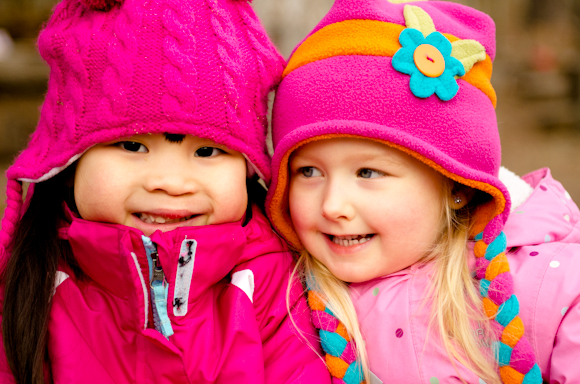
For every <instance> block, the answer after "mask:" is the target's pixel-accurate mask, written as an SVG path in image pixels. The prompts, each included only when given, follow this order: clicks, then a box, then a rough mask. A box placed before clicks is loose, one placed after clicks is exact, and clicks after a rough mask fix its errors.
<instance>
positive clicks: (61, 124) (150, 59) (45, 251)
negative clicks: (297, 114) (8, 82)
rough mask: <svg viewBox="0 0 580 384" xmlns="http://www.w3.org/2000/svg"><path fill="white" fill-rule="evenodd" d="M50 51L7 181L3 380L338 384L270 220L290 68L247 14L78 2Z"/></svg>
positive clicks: (64, 16)
mask: <svg viewBox="0 0 580 384" xmlns="http://www.w3.org/2000/svg"><path fill="white" fill-rule="evenodd" d="M38 46H39V49H40V53H41V54H42V56H43V58H44V59H45V60H46V61H47V62H48V64H49V66H50V68H51V74H50V79H49V84H48V92H47V94H46V100H45V103H44V105H43V108H42V113H41V118H40V122H39V124H38V127H37V130H36V132H35V133H34V134H33V136H32V138H31V141H30V143H29V145H28V147H27V148H26V149H25V150H24V151H23V152H22V153H21V154H20V155H19V156H18V158H17V159H16V160H15V162H14V164H13V165H12V166H11V168H10V169H9V170H8V172H7V176H8V199H7V208H6V211H5V216H4V219H3V221H2V232H1V234H0V245H1V247H0V251H1V258H0V263H1V298H2V303H1V311H2V339H3V345H4V348H2V351H1V352H0V381H1V382H2V383H9V382H16V383H42V382H54V383H83V384H86V383H97V382H98V383H193V382H195V383H226V382H227V383H231V382H236V383H266V382H267V383H274V382H275V383H285V382H292V383H294V382H296V383H312V382H323V383H324V382H329V375H328V372H326V370H325V368H324V364H323V363H322V362H321V361H320V359H319V358H318V357H317V356H316V354H315V353H314V352H313V351H312V350H311V349H310V348H309V347H308V346H307V344H306V343H304V341H303V340H302V339H301V338H300V337H298V332H297V331H296V330H295V329H294V325H293V324H292V322H291V320H290V319H289V317H288V313H287V311H286V300H285V299H286V297H285V288H286V287H287V285H288V283H289V276H290V272H291V269H292V256H291V254H290V253H289V252H288V250H287V248H286V247H285V245H284V244H283V242H282V241H281V240H280V239H279V238H278V237H277V236H276V235H275V233H274V232H273V231H272V229H271V227H270V225H269V223H268V221H267V219H266V218H265V217H264V216H263V214H262V212H261V209H260V204H263V198H264V196H265V193H264V189H263V188H262V187H261V186H260V185H259V184H258V182H257V180H258V179H259V178H261V179H262V180H264V181H265V182H268V181H269V177H270V170H269V158H268V156H267V154H266V149H265V139H264V138H265V126H266V109H267V103H266V98H267V94H268V92H269V91H270V90H271V89H272V87H273V86H274V85H275V83H276V82H277V81H278V80H279V74H280V72H281V70H282V66H283V60H282V59H281V57H280V56H279V54H278V53H277V51H276V49H275V48H274V47H273V45H272V44H271V42H270V41H269V40H268V38H267V36H266V34H265V31H264V30H263V28H262V27H261V25H260V23H259V21H258V20H257V18H256V16H255V15H254V13H253V11H252V9H251V7H250V5H249V4H248V2H246V1H238V0H207V1H206V0H186V1H183V0H179V1H176V0H156V1H145V0H64V1H63V2H61V3H60V4H58V5H57V6H56V8H55V10H54V14H53V15H52V17H51V19H50V20H49V21H48V23H47V25H46V27H45V28H44V30H43V31H42V32H41V34H40V37H39V43H38ZM23 182H28V183H30V186H29V188H28V192H27V196H26V201H25V202H24V204H23V202H22V183H23ZM292 292H293V293H292V298H291V305H292V309H293V313H294V316H295V318H296V319H298V321H297V323H298V324H297V326H298V327H300V328H301V329H302V331H306V332H308V333H310V334H312V333H313V331H314V329H313V328H312V325H311V323H310V316H309V310H308V307H307V305H306V301H305V300H304V299H303V298H301V295H300V293H301V289H300V287H299V285H298V284H296V285H295V289H294V290H293V291H292ZM295 321H296V320H295Z"/></svg>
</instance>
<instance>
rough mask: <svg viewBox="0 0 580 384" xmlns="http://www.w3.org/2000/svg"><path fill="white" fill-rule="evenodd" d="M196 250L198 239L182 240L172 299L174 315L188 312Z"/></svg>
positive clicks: (182, 314)
mask: <svg viewBox="0 0 580 384" xmlns="http://www.w3.org/2000/svg"><path fill="white" fill-rule="evenodd" d="M196 250H197V241H195V240H193V239H185V240H183V241H182V242H181V250H180V251H179V259H178V261H177V275H176V277H175V290H174V291H173V301H172V303H173V315H174V316H185V315H186V314H187V307H188V300H189V289H190V286H191V277H192V275H193V266H194V263H195V251H196ZM190 253H191V254H190ZM177 303H180V305H177Z"/></svg>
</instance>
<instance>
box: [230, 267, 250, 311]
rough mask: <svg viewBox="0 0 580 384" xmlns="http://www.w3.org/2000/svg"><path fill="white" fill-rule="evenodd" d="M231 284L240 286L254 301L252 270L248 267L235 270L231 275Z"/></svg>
mask: <svg viewBox="0 0 580 384" xmlns="http://www.w3.org/2000/svg"><path fill="white" fill-rule="evenodd" d="M232 284H233V285H235V286H236V287H238V288H240V289H241V290H242V291H244V292H245V293H246V295H248V298H249V299H250V301H251V302H252V303H253V302H254V272H252V271H251V270H250V269H244V270H242V271H238V272H235V273H234V274H233V275H232Z"/></svg>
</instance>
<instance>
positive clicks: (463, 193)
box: [449, 183, 475, 210]
mask: <svg viewBox="0 0 580 384" xmlns="http://www.w3.org/2000/svg"><path fill="white" fill-rule="evenodd" d="M474 195H475V189H473V188H470V187H468V186H465V185H463V184H459V183H454V185H453V189H452V190H451V195H449V206H450V207H451V208H452V209H454V210H458V209H461V208H463V207H465V206H466V205H467V204H468V203H469V202H470V201H471V199H472V198H473V196H474Z"/></svg>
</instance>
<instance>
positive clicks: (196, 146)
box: [74, 134, 248, 236]
mask: <svg viewBox="0 0 580 384" xmlns="http://www.w3.org/2000/svg"><path fill="white" fill-rule="evenodd" d="M182 136H183V135H163V134H152V135H135V136H131V137H128V138H125V139H122V140H116V141H114V142H110V143H104V144H99V145H96V146H94V147H92V148H90V149H89V150H88V151H87V152H85V154H84V155H83V156H82V157H81V158H80V159H79V161H78V164H77V168H76V172H75V180H74V197H75V203H76V206H77V209H78V212H79V214H80V216H81V217H82V218H83V219H85V220H90V221H99V222H106V223H116V224H124V225H127V226H129V227H133V228H137V229H139V230H141V231H143V233H144V234H145V235H147V236H149V235H151V234H152V233H153V232H155V231H156V230H161V231H170V230H172V229H175V228H177V227H183V226H198V225H208V224H220V223H228V222H234V221H237V220H240V219H241V218H242V217H243V215H244V213H245V211H246V207H247V204H248V196H247V192H246V160H245V158H244V156H243V155H242V154H240V153H239V152H237V151H233V150H230V149H228V148H226V147H224V146H223V145H219V144H216V143H215V142H213V141H211V140H207V139H202V138H199V137H196V136H191V135H185V137H183V139H182ZM181 139H182V140H181Z"/></svg>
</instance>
